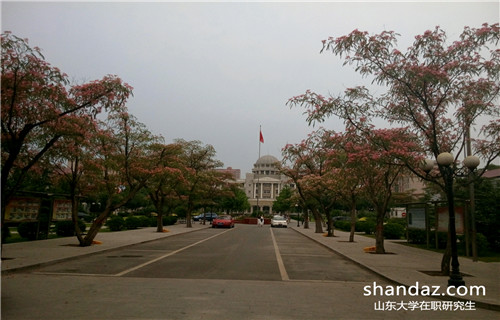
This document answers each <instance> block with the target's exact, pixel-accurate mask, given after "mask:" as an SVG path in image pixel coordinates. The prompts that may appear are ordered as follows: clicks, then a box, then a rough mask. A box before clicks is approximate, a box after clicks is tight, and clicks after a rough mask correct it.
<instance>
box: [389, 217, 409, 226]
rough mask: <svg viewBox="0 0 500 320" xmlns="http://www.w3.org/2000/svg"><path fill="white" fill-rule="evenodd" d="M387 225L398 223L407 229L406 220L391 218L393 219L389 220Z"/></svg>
mask: <svg viewBox="0 0 500 320" xmlns="http://www.w3.org/2000/svg"><path fill="white" fill-rule="evenodd" d="M387 223H397V224H399V225H401V226H403V227H404V228H406V219H405V218H391V219H389V220H387Z"/></svg>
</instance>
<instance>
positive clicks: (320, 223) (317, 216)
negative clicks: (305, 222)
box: [312, 209, 323, 233]
mask: <svg viewBox="0 0 500 320" xmlns="http://www.w3.org/2000/svg"><path fill="white" fill-rule="evenodd" d="M312 213H313V216H314V222H315V223H316V231H315V232H316V233H323V219H321V214H319V212H318V210H316V209H313V210H312Z"/></svg>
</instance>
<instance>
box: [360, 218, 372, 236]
mask: <svg viewBox="0 0 500 320" xmlns="http://www.w3.org/2000/svg"><path fill="white" fill-rule="evenodd" d="M375 226H376V223H375V222H374V221H371V220H366V221H358V222H356V231H357V232H364V233H365V234H372V233H374V232H375Z"/></svg>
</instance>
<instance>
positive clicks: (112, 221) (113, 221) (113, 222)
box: [106, 216, 125, 231]
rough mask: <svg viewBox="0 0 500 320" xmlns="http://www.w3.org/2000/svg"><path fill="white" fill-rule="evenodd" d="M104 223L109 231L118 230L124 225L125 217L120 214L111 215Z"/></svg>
mask: <svg viewBox="0 0 500 320" xmlns="http://www.w3.org/2000/svg"><path fill="white" fill-rule="evenodd" d="M106 225H107V226H108V228H109V230H111V231H120V230H122V229H123V228H124V226H125V219H123V218H122V217H120V216H112V217H111V218H109V219H108V221H107V222H106Z"/></svg>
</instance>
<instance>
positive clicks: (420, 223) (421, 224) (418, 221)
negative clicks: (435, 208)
mask: <svg viewBox="0 0 500 320" xmlns="http://www.w3.org/2000/svg"><path fill="white" fill-rule="evenodd" d="M408 228H412V229H421V230H425V208H411V207H410V208H408Z"/></svg>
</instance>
